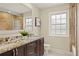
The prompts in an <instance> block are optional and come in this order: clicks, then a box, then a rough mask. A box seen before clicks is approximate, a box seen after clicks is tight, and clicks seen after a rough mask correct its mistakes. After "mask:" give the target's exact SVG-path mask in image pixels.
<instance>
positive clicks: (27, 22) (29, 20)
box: [25, 17, 33, 31]
mask: <svg viewBox="0 0 79 59" xmlns="http://www.w3.org/2000/svg"><path fill="white" fill-rule="evenodd" d="M32 25H33V24H32V18H30V17H29V18H25V29H26V30H27V31H32Z"/></svg>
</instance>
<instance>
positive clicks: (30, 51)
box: [0, 38, 44, 56]
mask: <svg viewBox="0 0 79 59" xmlns="http://www.w3.org/2000/svg"><path fill="white" fill-rule="evenodd" d="M43 54H44V38H40V39H38V40H36V41H33V42H30V43H28V44H25V45H22V46H20V47H17V48H14V49H12V50H10V51H7V52H5V53H2V54H0V56H42V55H43Z"/></svg>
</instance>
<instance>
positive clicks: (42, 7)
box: [32, 3, 64, 9]
mask: <svg viewBox="0 0 79 59" xmlns="http://www.w3.org/2000/svg"><path fill="white" fill-rule="evenodd" d="M60 4H64V3H32V5H34V6H36V7H38V8H39V9H45V8H48V7H53V6H56V5H60Z"/></svg>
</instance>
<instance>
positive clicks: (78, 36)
mask: <svg viewBox="0 0 79 59" xmlns="http://www.w3.org/2000/svg"><path fill="white" fill-rule="evenodd" d="M77 7H78V8H77V11H78V12H77V16H78V17H77V50H78V55H79V3H78V4H77Z"/></svg>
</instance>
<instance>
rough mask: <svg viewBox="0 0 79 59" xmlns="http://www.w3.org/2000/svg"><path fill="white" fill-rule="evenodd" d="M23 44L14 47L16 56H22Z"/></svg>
mask: <svg viewBox="0 0 79 59" xmlns="http://www.w3.org/2000/svg"><path fill="white" fill-rule="evenodd" d="M24 52H25V46H20V47H18V48H16V56H24V55H25V54H24Z"/></svg>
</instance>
